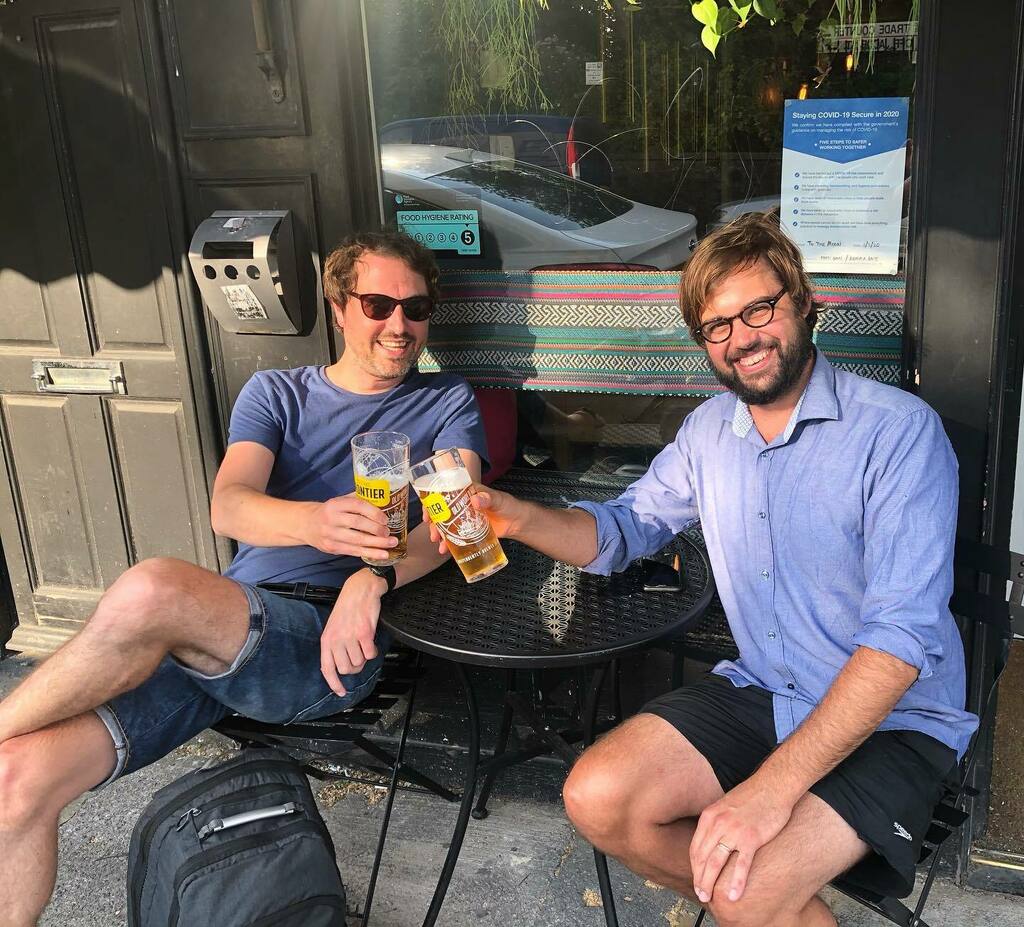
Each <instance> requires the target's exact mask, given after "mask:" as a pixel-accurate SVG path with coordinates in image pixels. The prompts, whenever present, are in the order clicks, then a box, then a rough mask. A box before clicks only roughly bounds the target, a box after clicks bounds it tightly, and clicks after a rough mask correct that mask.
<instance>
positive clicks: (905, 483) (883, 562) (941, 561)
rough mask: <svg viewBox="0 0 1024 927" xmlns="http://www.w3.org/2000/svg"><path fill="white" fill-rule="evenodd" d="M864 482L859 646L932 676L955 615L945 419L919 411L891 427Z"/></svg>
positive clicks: (953, 504)
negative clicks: (951, 605) (863, 585)
mask: <svg viewBox="0 0 1024 927" xmlns="http://www.w3.org/2000/svg"><path fill="white" fill-rule="evenodd" d="M872 458H873V459H872V461H871V463H870V465H869V467H868V471H867V480H866V483H865V487H864V491H865V510H864V571H865V582H866V588H865V594H864V598H863V604H862V607H861V616H860V617H861V629H860V630H859V631H858V633H857V634H856V635H855V636H854V639H853V643H854V644H855V645H857V646H863V647H870V648H872V649H873V650H880V651H883V652H885V653H889V654H891V655H892V656H894V657H896V658H898V659H900V660H902V661H903V662H904V663H907V664H909V665H910V666H913V667H916V668H917V670H918V672H919V675H920V678H922V679H924V678H927V677H928V676H930V675H931V674H932V672H933V668H934V666H935V664H936V663H937V662H938V661H941V660H943V659H944V658H945V657H946V656H947V654H946V652H945V651H946V649H948V644H947V643H946V642H948V641H949V640H950V639H951V635H950V630H951V628H952V627H953V617H952V615H951V614H950V611H949V597H950V594H951V593H952V590H953V566H952V564H953V542H954V536H955V533H956V512H957V485H958V483H957V464H956V458H955V457H954V455H953V449H952V448H951V447H950V444H949V440H948V438H947V437H946V434H945V431H944V430H943V428H942V423H941V421H940V420H939V417H938V416H937V415H936V414H935V413H934V412H933V411H932V410H931V409H919V410H915V411H914V412H912V413H910V414H908V415H906V416H905V417H903V418H902V419H900V420H899V421H898V422H896V423H894V424H893V425H892V426H890V428H889V430H888V431H887V432H886V433H885V434H884V435H883V436H882V438H881V439H880V441H879V443H878V445H877V446H876V448H875V450H874V451H873V452H872Z"/></svg>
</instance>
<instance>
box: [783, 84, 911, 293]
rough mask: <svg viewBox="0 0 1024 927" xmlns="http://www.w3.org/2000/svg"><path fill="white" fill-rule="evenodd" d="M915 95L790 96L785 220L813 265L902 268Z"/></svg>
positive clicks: (820, 269)
mask: <svg viewBox="0 0 1024 927" xmlns="http://www.w3.org/2000/svg"><path fill="white" fill-rule="evenodd" d="M908 103H909V101H908V99H907V98H906V97H869V98H861V99H854V100H786V119H785V126H784V129H783V142H782V144H783V153H782V199H781V213H782V215H781V221H782V227H783V229H784V230H785V231H786V232H787V234H788V235H789V236H790V238H792V239H793V240H794V241H795V242H796V243H797V245H798V246H799V247H800V251H801V253H802V254H803V259H804V266H805V268H806V269H807V270H808V271H810V272H812V273H816V272H817V273H829V272H832V273H837V272H838V273H870V274H895V273H896V272H897V270H898V267H899V253H900V234H901V225H902V221H903V212H904V210H903V204H904V181H905V177H906V175H907V170H906V150H907V149H906V145H907V109H908Z"/></svg>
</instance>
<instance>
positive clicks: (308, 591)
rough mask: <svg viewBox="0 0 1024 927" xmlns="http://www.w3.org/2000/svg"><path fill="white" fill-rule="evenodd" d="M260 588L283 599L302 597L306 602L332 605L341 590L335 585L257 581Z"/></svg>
mask: <svg viewBox="0 0 1024 927" xmlns="http://www.w3.org/2000/svg"><path fill="white" fill-rule="evenodd" d="M256 585H257V587H259V588H260V589H266V590H267V592H272V593H274V595H279V596H281V597H282V598H285V599H304V600H305V601H306V602H323V603H325V604H327V605H333V604H334V602H335V601H336V600H337V598H338V593H339V592H341V589H339V588H338V587H337V586H314V585H313V584H312V583H257V584H256Z"/></svg>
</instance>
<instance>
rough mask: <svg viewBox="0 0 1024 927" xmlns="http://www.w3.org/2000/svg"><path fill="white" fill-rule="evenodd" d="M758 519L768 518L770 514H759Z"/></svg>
mask: <svg viewBox="0 0 1024 927" xmlns="http://www.w3.org/2000/svg"><path fill="white" fill-rule="evenodd" d="M757 517H758V518H767V517H768V513H767V512H758V513H757Z"/></svg>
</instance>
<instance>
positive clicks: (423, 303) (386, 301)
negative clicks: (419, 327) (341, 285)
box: [348, 293, 434, 322]
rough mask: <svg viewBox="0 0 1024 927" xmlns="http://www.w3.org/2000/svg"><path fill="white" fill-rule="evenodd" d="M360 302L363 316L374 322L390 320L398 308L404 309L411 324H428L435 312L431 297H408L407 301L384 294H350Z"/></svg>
mask: <svg viewBox="0 0 1024 927" xmlns="http://www.w3.org/2000/svg"><path fill="white" fill-rule="evenodd" d="M348 295H349V296H354V297H355V298H356V299H358V300H359V304H360V306H362V307H363V315H365V316H366V317H367V318H368V319H373V321H374V322H383V321H384V320H385V319H390V318H391V315H392V313H393V312H394V311H395V308H396V307H397V306H401V307H402V312H404V313H405V317H406V318H407V319H408V320H409V321H410V322H426V321H427V319H429V318H430V316H431V314H432V313H433V311H434V301H433V300H432V299H431V298H430V297H429V296H422V295H420V296H406V297H405V299H395V297H394V296H385V295H384V294H383V293H349V294H348Z"/></svg>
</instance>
